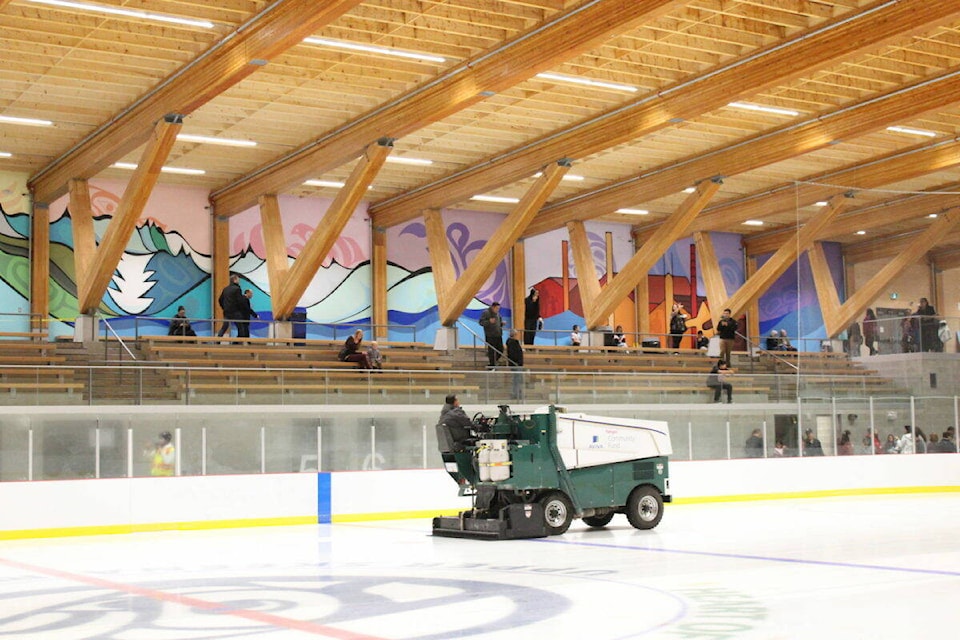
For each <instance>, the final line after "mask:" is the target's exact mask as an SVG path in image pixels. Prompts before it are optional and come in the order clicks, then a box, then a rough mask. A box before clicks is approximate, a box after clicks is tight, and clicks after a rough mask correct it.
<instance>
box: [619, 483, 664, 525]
mask: <svg viewBox="0 0 960 640" xmlns="http://www.w3.org/2000/svg"><path fill="white" fill-rule="evenodd" d="M662 517H663V497H662V496H661V495H660V492H659V491H657V490H656V489H655V488H654V487H651V486H649V485H644V486H641V487H637V488H635V489H634V490H633V491H631V492H630V497H628V498H627V520H629V521H630V524H631V525H633V526H634V527H636V528H637V529H653V528H654V527H655V526H657V525H658V524H660V518H662Z"/></svg>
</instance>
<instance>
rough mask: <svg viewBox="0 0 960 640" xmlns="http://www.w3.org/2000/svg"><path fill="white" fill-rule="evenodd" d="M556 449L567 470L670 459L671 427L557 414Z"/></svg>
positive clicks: (574, 414) (638, 421) (598, 417)
mask: <svg viewBox="0 0 960 640" xmlns="http://www.w3.org/2000/svg"><path fill="white" fill-rule="evenodd" d="M557 448H558V449H560V455H561V457H562V458H563V463H564V464H565V465H566V466H567V468H568V469H576V468H579V467H591V466H596V465H600V464H610V463H613V462H623V461H625V460H637V459H640V458H653V457H656V456H669V455H670V454H672V453H673V447H672V446H671V444H670V427H669V425H668V424H667V423H666V422H664V421H662V420H637V419H632V418H611V417H607V416H591V415H587V414H583V413H558V414H557Z"/></svg>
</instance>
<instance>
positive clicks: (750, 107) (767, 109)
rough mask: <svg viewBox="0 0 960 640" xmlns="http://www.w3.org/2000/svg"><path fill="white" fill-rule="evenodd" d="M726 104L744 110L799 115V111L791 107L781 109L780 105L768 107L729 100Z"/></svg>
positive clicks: (780, 114) (779, 114)
mask: <svg viewBox="0 0 960 640" xmlns="http://www.w3.org/2000/svg"><path fill="white" fill-rule="evenodd" d="M727 106H728V107H733V108H734V109H744V110H746V111H760V112H762V113H773V114H775V115H778V116H798V115H800V112H799V111H794V110H793V109H783V108H781V107H768V106H766V105H762V104H753V103H750V102H731V103H730V104H728V105H727Z"/></svg>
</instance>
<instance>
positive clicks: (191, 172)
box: [113, 162, 206, 176]
mask: <svg viewBox="0 0 960 640" xmlns="http://www.w3.org/2000/svg"><path fill="white" fill-rule="evenodd" d="M113 166H114V167H115V168H117V169H131V170H132V169H136V168H137V165H136V164H134V163H132V162H114V163H113ZM160 171H161V172H162V173H177V174H180V175H184V176H202V175H203V174H205V173H206V171H204V170H203V169H185V168H183V167H160Z"/></svg>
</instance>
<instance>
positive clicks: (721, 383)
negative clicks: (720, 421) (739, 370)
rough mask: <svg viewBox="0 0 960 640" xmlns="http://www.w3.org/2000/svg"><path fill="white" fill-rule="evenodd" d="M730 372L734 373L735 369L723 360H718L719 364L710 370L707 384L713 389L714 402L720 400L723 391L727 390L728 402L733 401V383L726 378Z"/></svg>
mask: <svg viewBox="0 0 960 640" xmlns="http://www.w3.org/2000/svg"><path fill="white" fill-rule="evenodd" d="M730 373H733V371H732V370H731V369H730V368H729V367H728V366H727V363H726V362H724V361H723V360H717V364H715V365H713V369H711V370H710V375H708V376H707V386H708V387H710V388H711V389H713V401H714V402H720V396H721V392H723V391H726V392H727V404H730V403H732V402H733V385H732V384H730V381H729V380H727V379H726V376H727V375H729V374H730Z"/></svg>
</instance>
